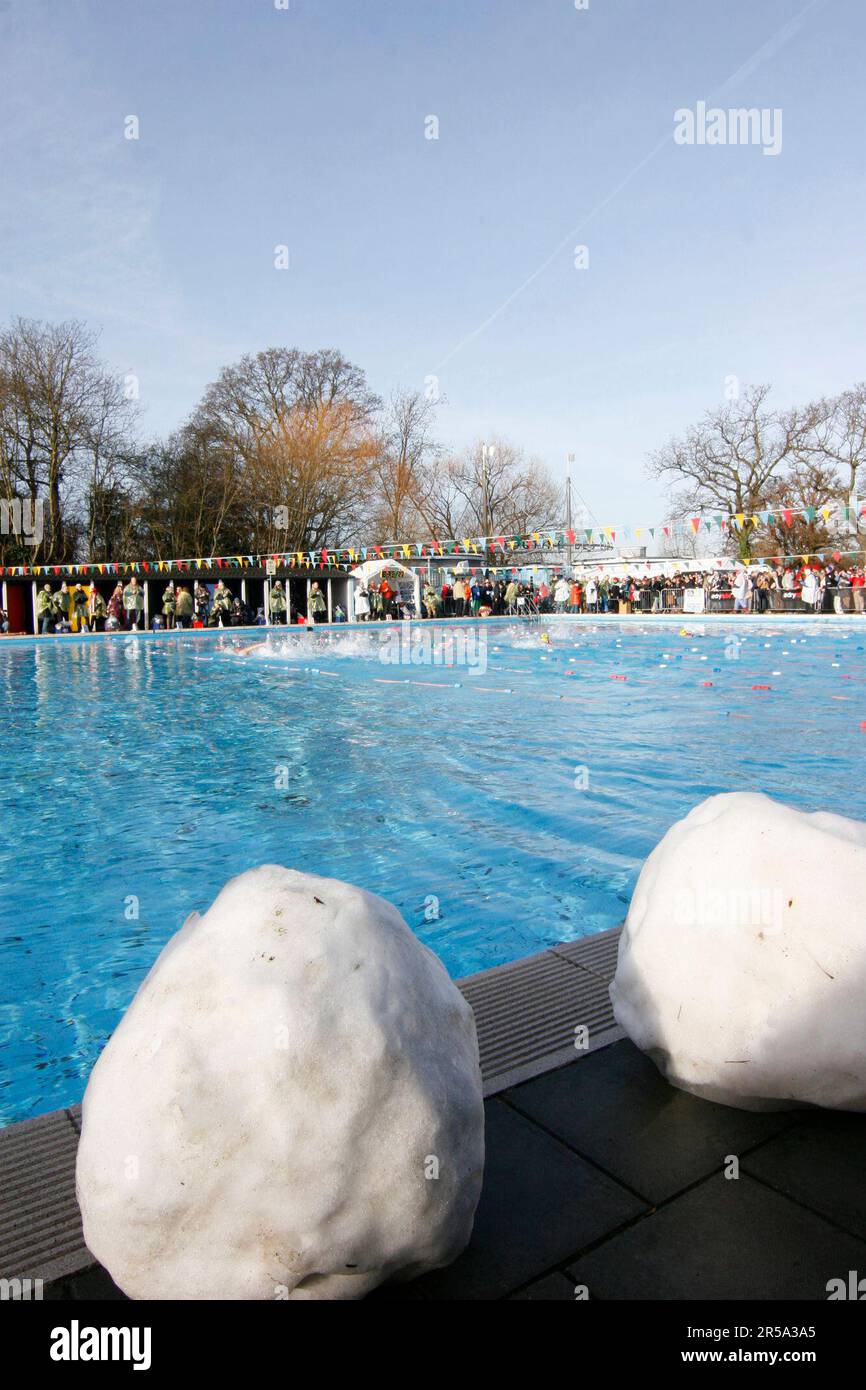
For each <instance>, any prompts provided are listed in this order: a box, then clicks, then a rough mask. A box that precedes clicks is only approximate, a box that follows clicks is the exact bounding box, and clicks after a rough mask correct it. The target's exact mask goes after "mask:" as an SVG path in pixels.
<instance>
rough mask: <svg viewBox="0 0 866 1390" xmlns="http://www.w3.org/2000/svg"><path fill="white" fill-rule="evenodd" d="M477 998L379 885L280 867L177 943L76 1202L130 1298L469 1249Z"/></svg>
mask: <svg viewBox="0 0 866 1390" xmlns="http://www.w3.org/2000/svg"><path fill="white" fill-rule="evenodd" d="M483 1126H484V1120H483V1109H482V1097H481V1077H480V1072H479V1066H478V1044H477V1040H476V1035H475V1023H474V1019H473V1015H472V1011H471V1009H470V1008H469V1006H468V1004H467V1003H466V1002H465V1000H464V999H463V997H462V995H461V994H460V992H459V990H458V989H457V988H456V987H455V986H454V985H453V984H452V983H451V981H450V980H449V978H448V975H447V973H446V971H445V969H444V967H443V966H442V965H441V963H440V962H439V961H438V960H437V959H436V957H435V956H434V955H433V954H432V953H431V952H430V951H428V950H427V949H426V947H424V946H422V945H421V943H420V942H419V941H418V940H417V938H416V937H415V936H413V935H412V933H411V932H410V931H409V929H408V927H407V926H406V924H405V923H404V921H403V919H402V917H401V916H400V915H399V913H398V912H397V911H396V910H395V909H394V908H393V907H391V906H390V905H389V904H388V903H386V902H383V901H382V899H381V898H377V897H374V896H373V895H372V894H370V893H365V892H362V891H361V890H360V889H358V888H353V887H351V886H350V885H348V884H345V883H340V882H338V881H336V880H334V879H326V878H315V877H313V876H312V875H309V874H302V873H296V872H294V871H292V870H289V869H283V868H278V867H276V866H273V865H268V866H266V867H264V868H259V869H253V870H251V871H250V872H249V873H245V874H242V875H241V876H240V877H239V878H235V879H233V880H232V881H231V882H230V883H228V884H227V885H226V887H225V888H224V889H223V890H222V892H221V893H220V895H219V897H218V898H217V900H216V902H215V903H214V904H213V906H212V907H211V908H210V910H209V911H208V912H207V913H205V915H204V917H199V916H198V915H197V914H194V915H193V916H192V917H191V918H190V919H189V920H188V921H187V922H186V924H185V925H184V927H183V929H182V930H181V931H180V932H178V934H177V935H176V936H175V937H174V938H173V939H172V940H171V941H169V943H168V945H167V946H166V947H165V949H164V950H163V952H162V954H161V955H160V956H159V958H158V960H157V961H156V964H155V965H154V967H153V969H152V970H151V972H150V974H149V975H148V976H147V979H146V980H145V981H144V983H143V984H142V986H141V988H140V989H139V991H138V994H137V995H136V997H135V999H134V1000H133V1002H132V1004H131V1005H130V1007H129V1009H128V1010H127V1013H126V1015H125V1017H124V1018H123V1020H122V1022H121V1024H120V1026H119V1027H118V1028H117V1030H116V1032H115V1033H114V1035H113V1037H112V1038H111V1040H110V1042H109V1043H108V1045H107V1047H106V1048H105V1050H104V1052H103V1053H102V1055H101V1057H100V1058H99V1061H98V1062H97V1064H96V1066H95V1067H94V1069H93V1072H92V1074H91V1077H90V1081H89V1083H88V1086H87V1091H86V1094H85V1097H84V1115H83V1127H82V1134H81V1143H80V1146H79V1150H78V1173H77V1182H78V1199H79V1203H80V1206H81V1212H82V1216H83V1219H84V1235H85V1239H86V1241H87V1244H88V1246H89V1248H90V1250H91V1251H92V1252H93V1254H94V1255H95V1256H96V1258H97V1259H98V1260H100V1261H101V1262H102V1264H104V1265H105V1266H106V1268H107V1269H108V1270H109V1271H110V1273H111V1275H112V1276H113V1278H114V1279H115V1281H116V1282H117V1283H118V1284H119V1285H120V1287H121V1288H122V1289H124V1290H125V1292H126V1293H128V1294H130V1295H131V1296H132V1297H133V1298H159V1299H197V1298H213V1299H225V1298H243V1299H247V1298H259V1299H273V1298H281V1297H283V1298H284V1297H289V1298H299V1299H301V1298H304V1299H312V1298H317V1299H319V1298H358V1297H361V1296H362V1295H363V1294H364V1293H366V1292H367V1291H368V1290H369V1289H371V1288H373V1287H374V1286H375V1285H376V1284H379V1283H381V1281H382V1280H384V1279H386V1278H388V1277H390V1276H399V1277H403V1278H410V1277H412V1276H414V1275H416V1274H420V1273H421V1272H422V1271H424V1270H426V1269H431V1268H435V1267H436V1266H438V1265H443V1264H447V1263H448V1262H449V1261H450V1260H453V1259H454V1258H455V1256H456V1255H458V1254H459V1252H460V1251H461V1250H462V1249H463V1247H464V1245H465V1244H466V1242H467V1240H468V1239H469V1235H470V1232H471V1230H472V1221H473V1216H474V1213H475V1207H476V1203H477V1201H478V1196H479V1192H480V1187H481V1176H482V1168H483V1163H484V1133H483Z"/></svg>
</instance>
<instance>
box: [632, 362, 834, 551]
mask: <svg viewBox="0 0 866 1390" xmlns="http://www.w3.org/2000/svg"><path fill="white" fill-rule="evenodd" d="M770 390H771V388H770V387H769V386H767V385H759V386H748V387H746V388H745V390H744V391H743V392H742V394H741V395H740V397H739V398H738V399H737V400H735V401H730V402H728V403H727V404H726V405H724V406H721V407H719V408H717V409H715V410H710V411H707V413H706V414H705V416H704V418H703V420H702V421H701V422H700V423H699V424H697V425H693V426H692V427H691V428H690V429H689V430H687V431H686V433H685V435H683V436H682V437H681V438H679V439H671V440H670V441H669V443H668V444H666V445H665V446H664V448H662V449H659V450H657V451H656V452H655V453H653V454H651V455H650V459H649V465H648V471H649V473H650V476H651V477H654V478H658V479H661V480H664V481H666V482H668V483H672V484H673V486H674V489H675V491H674V493H673V497H672V501H671V510H672V516H673V518H674V519H675V520H681V519H684V518H687V517H689V516H691V515H700V514H701V513H702V512H705V511H718V512H719V513H721V514H722V515H724V516H726V517H727V516H728V515H729V514H730V515H735V516H737V515H739V516H742V517H743V518H744V521H743V524H742V525H741V526H740V528H739V530H738V531H737V533H736V535H737V546H738V550H739V554H740V558H741V559H744V560H748V559H749V558H750V556H751V550H752V538H753V533H754V530H755V527H754V525H753V523H752V520H751V518H752V517H753V515H754V514H755V513H756V512H757V511H758V510H759V509H760V508H762V507H763V506H764V505H765V503H766V498H767V493H768V490H769V488H770V485H771V482H772V481H773V480H774V479H775V478H776V477H777V476H778V475H779V472H780V470H781V468H782V466H783V464H785V463H786V462H787V461H793V460H795V459H796V458H797V457H798V454H799V451H800V450H801V448H802V447H803V446H804V445H805V444H806V442H807V441H808V439H809V437H810V433H811V432H814V429H815V424H816V416H815V413H814V411H815V408H814V407H807V408H806V409H805V410H790V411H785V412H780V411H776V410H773V409H771V408H770V407H769V405H768V398H769V395H770Z"/></svg>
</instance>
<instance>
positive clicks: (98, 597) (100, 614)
mask: <svg viewBox="0 0 866 1390" xmlns="http://www.w3.org/2000/svg"><path fill="white" fill-rule="evenodd" d="M107 612H108V609H107V608H106V606H105V599H104V598H103V597H102V594H101V593H100V592H99V590H98V589H97V587H96V585H95V584H91V586H90V597H89V599H88V600H87V615H88V618H89V619H90V631H91V632H102V630H103V628H104V627H105V618H106V614H107Z"/></svg>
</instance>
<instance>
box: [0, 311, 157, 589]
mask: <svg viewBox="0 0 866 1390" xmlns="http://www.w3.org/2000/svg"><path fill="white" fill-rule="evenodd" d="M133 414H134V411H133V408H132V405H131V403H130V402H129V401H127V400H126V399H125V398H124V396H123V393H122V391H121V389H120V386H119V384H118V383H117V381H116V380H115V379H113V378H112V377H111V376H110V374H109V373H107V372H106V371H105V369H104V368H103V366H102V365H101V364H100V362H99V360H98V358H97V356H96V348H95V338H94V335H93V334H92V333H91V332H90V330H89V329H87V328H86V327H85V326H84V325H83V324H81V323H77V322H75V321H71V322H68V323H59V324H44V323H39V322H37V321H35V320H32V319H20V318H19V319H17V320H16V321H15V322H14V323H13V324H12V325H11V327H10V328H8V329H6V330H5V331H4V332H3V333H2V334H0V436H2V446H0V467H2V472H3V480H2V481H3V484H4V486H7V487H11V488H13V489H14V490H15V491H14V495H16V496H17V495H20V494H21V493H23V494H25V495H29V497H30V498H32V499H36V498H37V497H38V498H41V499H42V500H43V502H44V504H45V508H46V512H47V516H46V522H45V531H44V537H43V540H42V543H41V545H40V546H39V547H38V548H37V549H35V550H34V552H33V554H32V556H31V558H32V559H34V560H36V561H46V560H53V561H63V560H70V559H73V558H74V549H75V544H74V542H75V538H76V536H77V535H78V534H79V533H80V532H81V530H82V527H81V524H80V520H79V517H78V516H77V515H76V506H79V507H80V505H81V504H82V501H83V499H84V498H85V497H86V494H87V490H88V488H89V486H91V485H92V484H93V482H94V480H96V481H97V483H98V482H99V479H100V478H102V477H104V475H105V474H106V472H107V470H109V469H110V468H114V467H115V465H116V462H117V457H118V454H119V452H120V450H121V448H122V447H123V446H124V445H125V442H126V441H127V438H128V430H129V428H130V425H131V420H132V417H133Z"/></svg>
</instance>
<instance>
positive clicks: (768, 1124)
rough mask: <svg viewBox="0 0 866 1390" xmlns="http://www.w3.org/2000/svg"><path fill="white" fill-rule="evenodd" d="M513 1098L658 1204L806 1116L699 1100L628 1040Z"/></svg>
mask: <svg viewBox="0 0 866 1390" xmlns="http://www.w3.org/2000/svg"><path fill="white" fill-rule="evenodd" d="M505 1098H506V1099H507V1100H508V1101H509V1103H511V1104H514V1105H516V1106H517V1107H518V1109H520V1110H521V1111H522V1113H523V1114H525V1115H527V1116H529V1117H530V1118H531V1119H534V1120H536V1121H537V1122H538V1123H539V1124H541V1125H543V1126H544V1127H545V1128H546V1129H549V1130H550V1131H551V1132H552V1133H553V1134H555V1135H557V1136H559V1137H560V1138H561V1139H563V1140H564V1141H565V1142H566V1143H567V1144H569V1145H570V1146H571V1147H572V1148H574V1149H576V1150H577V1151H578V1152H579V1153H581V1154H584V1155H585V1156H586V1157H587V1158H590V1159H592V1161H593V1162H595V1163H598V1164H599V1165H600V1166H601V1167H602V1168H604V1169H605V1171H606V1172H608V1173H611V1174H612V1175H613V1176H614V1177H615V1178H617V1179H618V1180H619V1181H620V1182H622V1183H625V1184H626V1185H627V1186H628V1187H630V1188H632V1189H633V1190H634V1191H635V1192H637V1193H639V1194H640V1196H642V1197H644V1198H645V1199H646V1200H647V1201H648V1202H650V1203H652V1204H657V1203H660V1202H663V1201H666V1200H667V1199H668V1198H670V1197H672V1196H673V1195H674V1194H675V1193H677V1192H681V1191H682V1190H683V1189H684V1188H686V1187H688V1186H690V1185H691V1184H692V1183H694V1182H697V1181H699V1180H700V1179H701V1178H705V1177H708V1176H709V1174H710V1173H712V1172H715V1171H716V1170H718V1169H720V1168H721V1167H722V1166H723V1164H724V1162H725V1159H726V1157H727V1156H728V1155H729V1154H738V1155H742V1154H743V1153H744V1152H745V1151H746V1150H747V1149H749V1148H751V1147H752V1146H753V1145H755V1144H758V1143H760V1142H761V1141H762V1140H765V1139H767V1138H768V1137H769V1136H771V1135H775V1134H778V1133H779V1132H780V1131H781V1130H784V1129H787V1128H789V1127H790V1126H791V1125H792V1124H794V1123H796V1121H797V1118H798V1116H799V1115H800V1114H801V1113H802V1112H800V1111H777V1112H775V1113H773V1114H754V1113H752V1112H750V1111H746V1110H733V1109H731V1108H730V1107H729V1106H725V1105H714V1104H713V1103H712V1102H710V1101H706V1100H697V1099H696V1098H695V1097H694V1096H690V1095H687V1094H686V1092H685V1091H678V1090H677V1089H676V1088H675V1087H673V1086H670V1085H669V1084H668V1082H667V1081H665V1079H664V1077H663V1076H662V1075H661V1074H660V1072H659V1071H658V1070H657V1068H656V1067H655V1065H654V1064H653V1063H652V1062H651V1061H650V1059H649V1058H648V1057H646V1056H645V1055H644V1054H643V1053H642V1052H639V1051H638V1049H637V1048H636V1047H635V1046H634V1044H633V1043H631V1042H629V1041H628V1040H625V1041H623V1042H618V1043H614V1044H613V1046H611V1047H606V1048H603V1049H602V1050H601V1051H599V1052H596V1053H593V1054H592V1055H591V1056H589V1057H586V1058H585V1059H583V1060H582V1061H581V1062H580V1064H579V1065H577V1066H570V1067H563V1068H560V1070H559V1071H554V1072H548V1073H547V1074H546V1075H545V1076H540V1077H538V1078H537V1079H536V1080H534V1081H528V1082H526V1083H525V1084H524V1085H522V1086H516V1087H514V1088H513V1089H511V1090H509V1091H506V1092H505Z"/></svg>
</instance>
